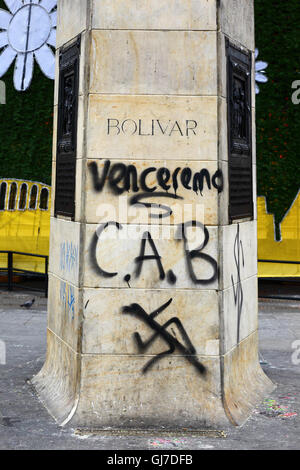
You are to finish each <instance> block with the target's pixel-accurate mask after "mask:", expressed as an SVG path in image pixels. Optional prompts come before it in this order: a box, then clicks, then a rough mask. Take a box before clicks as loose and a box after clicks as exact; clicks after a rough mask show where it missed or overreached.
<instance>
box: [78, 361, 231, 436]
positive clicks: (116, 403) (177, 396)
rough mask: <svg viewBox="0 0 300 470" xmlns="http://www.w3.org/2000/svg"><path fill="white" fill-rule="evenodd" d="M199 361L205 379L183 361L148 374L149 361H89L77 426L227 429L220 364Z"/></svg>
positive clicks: (85, 366) (84, 371)
mask: <svg viewBox="0 0 300 470" xmlns="http://www.w3.org/2000/svg"><path fill="white" fill-rule="evenodd" d="M198 359H199V361H200V362H203V364H204V365H205V366H206V367H207V374H206V376H205V377H202V376H201V374H199V373H198V372H197V371H195V370H194V367H193V366H192V365H191V364H189V362H188V361H187V360H186V358H184V357H179V356H176V357H175V356H170V357H169V358H168V360H167V361H165V362H164V361H160V362H159V363H158V364H157V366H156V367H155V368H154V369H153V370H152V371H151V372H149V373H146V374H143V373H142V368H143V366H144V364H145V360H147V357H143V356H126V355H125V356H110V355H85V356H83V358H82V370H81V393H80V402H79V406H78V409H77V412H76V415H75V416H74V419H73V420H72V422H71V424H72V425H77V424H79V423H80V425H82V426H89V427H93V426H96V427H97V426H98V427H99V426H100V427H107V426H109V427H112V428H120V427H133V428H149V427H152V428H158V427H161V426H164V428H169V427H170V428H172V427H173V429H174V427H181V428H182V427H187V428H189V429H190V428H198V429H199V428H200V429H201V428H203V427H204V426H207V425H210V426H217V425H222V424H224V423H225V422H226V416H225V413H224V410H223V407H222V401H221V388H220V360H219V358H215V357H207V356H206V357H201V356H199V357H198Z"/></svg>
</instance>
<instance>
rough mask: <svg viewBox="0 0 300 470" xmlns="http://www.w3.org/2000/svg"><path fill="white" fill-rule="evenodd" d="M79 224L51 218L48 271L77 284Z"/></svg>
mask: <svg viewBox="0 0 300 470" xmlns="http://www.w3.org/2000/svg"><path fill="white" fill-rule="evenodd" d="M79 247H80V224H79V223H76V222H70V221H68V220H63V219H57V218H54V217H53V218H51V225H50V253H51V256H50V260H49V272H50V273H53V274H56V275H57V276H58V277H60V278H61V279H63V280H65V281H67V282H69V283H71V284H73V285H74V286H79V272H80V266H79Z"/></svg>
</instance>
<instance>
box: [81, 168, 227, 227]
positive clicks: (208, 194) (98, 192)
mask: <svg viewBox="0 0 300 470" xmlns="http://www.w3.org/2000/svg"><path fill="white" fill-rule="evenodd" d="M124 163H125V165H126V172H127V175H128V178H129V183H130V189H129V190H127V188H126V189H124V187H125V183H126V174H125V173H124V177H123V178H122V181H120V182H119V183H118V184H117V188H118V191H119V192H121V194H116V191H115V185H114V184H111V175H113V174H114V171H115V168H116V165H120V164H121V165H122V164H124ZM86 165H87V166H86V168H85V172H86V184H85V194H86V197H85V217H86V221H87V222H88V223H103V222H108V221H111V220H115V221H116V222H120V223H130V224H132V223H135V224H136V223H150V219H149V214H150V210H149V208H146V207H145V206H141V205H134V207H132V205H131V203H130V201H131V199H132V198H133V197H134V196H135V197H136V196H141V195H143V194H144V191H143V181H144V176H143V175H144V174H145V173H144V172H145V171H146V172H147V171H148V170H149V169H152V171H151V172H150V173H149V174H148V175H147V177H146V178H145V182H146V185H147V187H148V188H149V190H148V192H147V194H145V196H146V197H145V198H143V199H141V202H150V203H152V204H164V205H166V206H168V207H169V208H170V209H171V210H172V214H171V215H170V217H165V218H162V219H161V220H160V221H159V222H160V223H161V224H168V225H169V224H179V223H182V222H187V221H190V220H197V221H198V222H202V223H204V224H205V225H217V223H218V197H219V191H221V187H222V186H224V185H225V184H226V182H224V181H223V180H224V179H226V180H227V175H224V176H223V175H222V176H221V177H219V176H217V172H218V164H217V162H212V161H207V162H205V161H191V162H187V161H184V160H183V161H182V160H181V161H180V160H168V161H167V162H166V161H165V160H151V161H149V160H140V161H137V160H128V161H126V162H124V161H122V160H112V161H110V164H109V167H108V163H107V160H89V161H88V162H87V163H86ZM132 166H133V167H134V168H135V171H136V175H137V178H136V184H137V187H135V178H134V177H133V176H132V175H133V174H132V173H130V171H131V170H130V168H131V167H132ZM107 168H109V169H108V170H107V173H105V171H106V169H107ZM163 168H166V171H168V172H169V178H168V181H167V182H165V176H166V172H165V171H164V172H163V173H162V172H161V171H160V170H161V169H163ZM154 169H155V170H154ZM177 169H178V170H179V171H178V170H177ZM207 172H208V173H207ZM105 174H106V178H105V181H104V184H103V187H102V188H97V182H99V181H101V179H102V177H103V176H105ZM161 175H163V183H162V185H160V176H161ZM174 175H176V177H175V178H174ZM189 175H190V176H189ZM216 176H217V177H216ZM174 179H175V181H174ZM202 186H203V189H202ZM166 187H168V189H167V190H166V189H165V188H166ZM187 188H189V189H187ZM136 189H138V191H136ZM201 189H202V191H201ZM153 190H154V191H153ZM152 191H153V192H152ZM222 192H223V191H222ZM158 193H159V194H160V195H159V197H156V194H158ZM162 193H163V194H165V195H166V196H164V195H163V194H162ZM170 195H174V196H175V195H176V196H178V198H177V199H172V198H171V197H167V196H170ZM78 198H80V194H79V195H78ZM79 200H80V199H79ZM152 211H153V212H156V213H164V212H165V211H164V210H163V209H161V210H156V211H155V210H154V209H153V210H152ZM152 222H153V223H157V222H158V220H157V219H156V221H155V220H153V219H152Z"/></svg>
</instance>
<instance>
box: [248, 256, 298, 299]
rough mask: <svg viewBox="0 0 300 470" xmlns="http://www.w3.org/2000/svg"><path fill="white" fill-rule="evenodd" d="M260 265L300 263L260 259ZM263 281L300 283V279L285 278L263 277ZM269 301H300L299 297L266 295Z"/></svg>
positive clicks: (296, 262)
mask: <svg viewBox="0 0 300 470" xmlns="http://www.w3.org/2000/svg"><path fill="white" fill-rule="evenodd" d="M257 262H258V263H275V264H277V263H279V264H300V261H287V260H278V259H258V260H257ZM260 279H261V280H262V281H281V282H289V283H300V278H297V277H296V278H290V277H289V278H284V277H263V278H260ZM264 297H265V298H268V299H278V300H280V299H281V300H300V297H299V296H289V295H270V294H269V295H264Z"/></svg>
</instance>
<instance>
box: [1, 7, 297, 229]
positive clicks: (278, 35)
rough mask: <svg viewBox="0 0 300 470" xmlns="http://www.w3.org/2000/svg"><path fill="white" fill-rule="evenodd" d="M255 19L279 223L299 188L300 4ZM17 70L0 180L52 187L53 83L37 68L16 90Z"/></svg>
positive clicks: (261, 171) (271, 206)
mask: <svg viewBox="0 0 300 470" xmlns="http://www.w3.org/2000/svg"><path fill="white" fill-rule="evenodd" d="M0 8H6V7H5V5H4V4H3V0H0ZM255 15H256V45H257V47H258V49H259V59H261V60H264V61H267V62H268V63H269V67H268V68H267V75H268V77H269V82H268V83H266V84H261V85H260V89H261V92H260V94H259V95H257V97H256V98H257V99H256V106H257V115H256V118H257V177H258V194H259V195H265V196H266V197H267V202H268V210H269V211H270V212H273V213H275V218H276V223H277V224H278V223H279V222H280V221H281V219H282V217H283V216H284V214H285V213H286V211H287V210H288V209H289V207H290V205H291V204H292V202H293V199H294V198H295V196H296V194H297V191H298V189H299V187H300V180H299V153H300V129H299V123H300V105H298V106H297V105H294V104H293V103H292V101H291V95H292V92H293V91H294V90H292V88H291V85H292V83H293V82H294V81H295V80H300V64H299V57H300V34H299V25H300V2H299V0H288V1H282V0H255ZM13 68H14V64H13V65H12V66H11V68H10V70H9V72H7V73H6V75H5V76H4V77H3V78H2V80H4V82H5V84H6V90H7V104H6V105H1V106H0V143H1V145H0V177H1V176H2V177H14V178H24V179H31V180H37V181H42V182H45V183H48V184H50V182H51V148H52V121H53V114H52V110H53V88H54V82H53V81H52V80H49V79H47V78H46V77H44V76H43V74H42V73H41V72H40V70H39V68H38V66H37V65H35V71H34V76H33V81H32V84H31V86H30V88H29V89H28V90H27V91H26V92H17V91H16V90H15V89H14V86H13Z"/></svg>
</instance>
